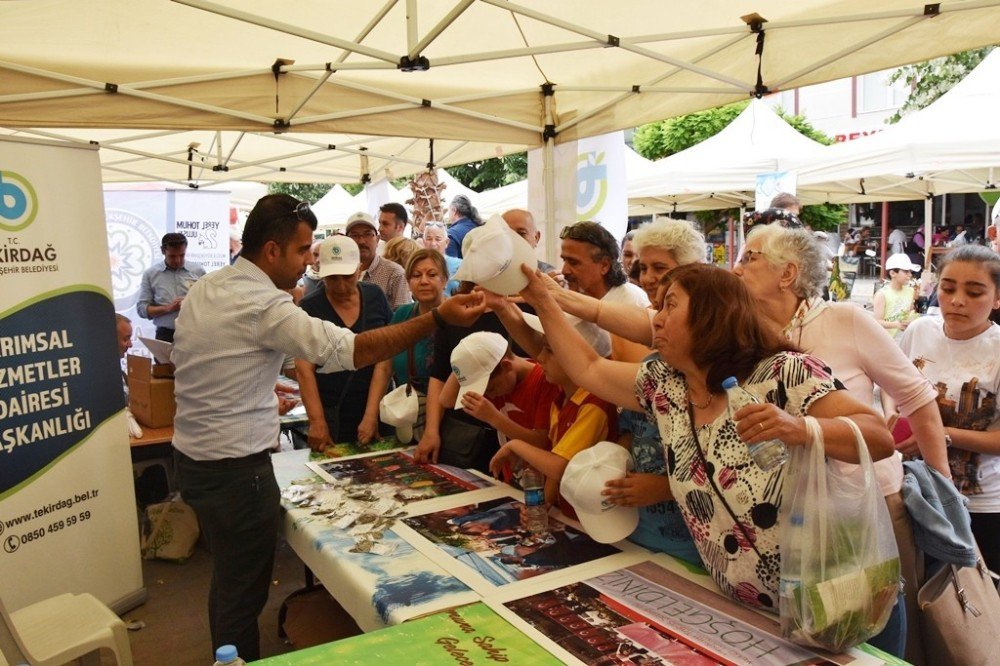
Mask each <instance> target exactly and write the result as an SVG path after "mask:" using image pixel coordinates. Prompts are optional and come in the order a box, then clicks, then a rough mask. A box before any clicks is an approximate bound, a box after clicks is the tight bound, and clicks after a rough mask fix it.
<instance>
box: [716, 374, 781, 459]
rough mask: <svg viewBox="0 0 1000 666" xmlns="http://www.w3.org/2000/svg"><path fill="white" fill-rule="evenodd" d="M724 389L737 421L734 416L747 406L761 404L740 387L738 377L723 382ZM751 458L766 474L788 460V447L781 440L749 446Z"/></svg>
mask: <svg viewBox="0 0 1000 666" xmlns="http://www.w3.org/2000/svg"><path fill="white" fill-rule="evenodd" d="M722 388H724V389H725V390H726V398H727V400H729V418H731V419H733V421H736V419H735V417H734V416H733V414H735V413H736V412H738V411H739V410H740V408H741V407H743V406H745V405H754V404H757V403H759V402H760V400H758V399H757V398H756V397H755V396H754V395H753V394H752V393H747V392H746V391H745V390H743V388H741V387H740V384H739V382H737V381H736V377H727V378H726V379H724V380H723V381H722ZM747 448H749V449H750V457H751V458H753V461H754V462H755V463H757V466H758V467H760V468H761V469H762V470H764V471H765V472H770V471H771V470H774V469H777V468H779V467H781V466H782V465H784V464H785V462H786V461H787V460H788V447H787V446H785V443H784V442H782V441H781V440H780V439H769V440H767V441H766V442H760V443H759V444H748V445H747Z"/></svg>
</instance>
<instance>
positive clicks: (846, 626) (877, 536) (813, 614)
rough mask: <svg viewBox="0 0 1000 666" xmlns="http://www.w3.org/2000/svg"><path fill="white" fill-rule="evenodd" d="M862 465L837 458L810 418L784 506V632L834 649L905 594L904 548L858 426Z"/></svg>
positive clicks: (874, 630) (869, 631)
mask: <svg viewBox="0 0 1000 666" xmlns="http://www.w3.org/2000/svg"><path fill="white" fill-rule="evenodd" d="M840 418H841V420H843V421H844V422H845V423H847V424H849V425H850V426H851V428H852V430H853V431H854V434H855V438H856V440H857V444H858V456H859V458H860V464H859V465H844V464H833V463H835V462H836V461H831V462H828V461H827V460H826V456H825V454H824V447H823V433H822V431H821V430H820V428H819V424H818V423H817V422H816V419H814V418H812V417H806V430H807V433H808V440H807V441H808V443H807V445H806V446H804V447H794V448H793V449H792V455H791V458H790V460H789V463H788V466H787V468H786V472H785V473H786V477H785V485H784V488H783V495H784V497H783V500H782V506H781V522H782V536H781V580H780V582H779V595H778V596H779V611H780V617H781V631H782V634H783V635H784V636H785V638H788V639H789V640H791V641H793V642H795V643H798V644H800V645H807V646H810V647H818V648H823V649H826V650H830V651H831V652H843V651H844V650H846V649H848V648H850V647H853V646H855V645H858V644H859V643H863V642H865V641H866V640H868V639H869V638H871V637H872V636H875V635H876V634H878V633H879V632H880V631H882V629H883V628H884V627H885V624H886V621H887V620H888V619H889V614H890V613H891V612H892V608H893V605H894V604H895V603H896V599H897V597H898V595H899V586H900V567H899V552H898V550H897V549H896V541H895V538H894V537H893V531H892V522H891V519H890V518H889V511H888V509H887V508H886V505H885V499H884V498H883V496H882V492H881V490H880V489H879V486H878V483H877V481H876V479H875V471H874V466H873V464H872V459H871V456H870V455H869V453H868V448H867V446H866V445H865V442H864V438H863V437H862V436H861V431H860V429H859V428H858V427H857V425H856V424H855V423H854V422H853V421H851V420H850V419H847V418H844V417H840Z"/></svg>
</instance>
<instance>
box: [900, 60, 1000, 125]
mask: <svg viewBox="0 0 1000 666" xmlns="http://www.w3.org/2000/svg"><path fill="white" fill-rule="evenodd" d="M994 48H996V47H995V46H984V47H983V48H981V49H972V50H971V51H962V52H961V53H955V54H953V55H950V56H945V57H943V58H934V59H933V60H927V61H925V62H918V63H915V64H912V65H905V66H903V67H900V68H899V69H897V70H896V71H894V72H893V73H892V74H891V75H890V76H889V84H890V85H891V84H893V83H895V82H896V81H900V80H902V81H905V82H906V85H908V86H910V96H909V97H907V98H906V101H905V102H903V106H901V107H899V110H898V111H896V113H894V114H893V115H892V116H890V117H889V119H888V120H887V121H886V122H888V123H890V124H892V123H897V122H899V120H900V119H901V118H902V117H903V116H905V115H907V114H909V113H912V112H913V111H919V110H920V109H922V108H924V107H926V106H927V105H929V104H930V103H931V102H933V101H934V100H936V99H937V98H938V97H940V96H941V95H943V94H945V93H946V92H948V91H949V90H951V89H952V87H953V86H954V85H955V84H956V83H958V82H959V81H961V80H962V79H963V78H965V75H966V74H968V73H969V72H971V71H972V70H973V69H975V68H976V66H977V65H978V64H979V63H981V62H982V61H983V58H985V57H986V55H987V54H988V53H989V52H990V51H992V50H993V49H994Z"/></svg>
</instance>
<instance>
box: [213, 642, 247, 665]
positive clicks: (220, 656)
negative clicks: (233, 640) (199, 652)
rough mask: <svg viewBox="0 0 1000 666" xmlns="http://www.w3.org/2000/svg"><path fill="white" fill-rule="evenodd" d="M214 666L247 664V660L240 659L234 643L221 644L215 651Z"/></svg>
mask: <svg viewBox="0 0 1000 666" xmlns="http://www.w3.org/2000/svg"><path fill="white" fill-rule="evenodd" d="M215 666H247V662H245V661H243V660H242V659H240V655H239V654H238V653H237V652H236V646H235V645H223V646H222V647H220V648H219V649H218V650H216V651H215Z"/></svg>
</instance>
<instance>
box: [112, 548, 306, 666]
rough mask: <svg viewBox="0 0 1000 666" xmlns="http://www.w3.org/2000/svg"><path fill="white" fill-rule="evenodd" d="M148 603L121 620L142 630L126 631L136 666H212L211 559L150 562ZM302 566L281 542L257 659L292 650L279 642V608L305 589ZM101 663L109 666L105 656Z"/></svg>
mask: <svg viewBox="0 0 1000 666" xmlns="http://www.w3.org/2000/svg"><path fill="white" fill-rule="evenodd" d="M142 575H143V581H144V582H145V585H146V592H147V594H148V600H147V601H146V603H145V604H143V605H142V606H139V607H138V608H135V609H133V610H131V611H129V612H128V613H126V614H125V615H124V616H123V618H122V619H123V620H125V622H126V623H128V622H130V621H133V620H138V621H141V622H142V623H144V624H145V627H143V628H142V629H139V630H136V631H130V632H129V638H130V640H131V644H132V657H133V659H134V661H135V664H136V666H187V665H189V664H190V665H191V666H195V665H201V666H210V665H211V664H212V663H213V662H214V658H212V649H213V648H212V641H211V637H210V636H209V631H208V585H209V581H210V580H211V577H212V570H211V558H210V556H209V554H208V552H207V551H206V550H205V549H204V548H202V547H200V546H199V547H197V548H195V552H194V555H193V556H192V557H191V558H190V559H188V560H187V561H186V562H185V563H184V564H172V563H170V562H162V561H158V560H149V561H145V562H143V565H142ZM303 581H304V578H303V567H302V562H301V561H300V560H299V558H298V556H296V555H295V552H294V551H292V549H291V548H290V547H288V545H287V544H285V543H284V541H282V542H281V543H280V545H279V546H278V550H277V553H276V558H275V565H274V576H273V584H272V587H271V593H270V596H269V598H268V603H267V606H266V607H265V608H264V612H263V613H262V614H261V617H260V634H261V641H260V642H261V655H262V656H264V657H269V656H273V655H276V654H284V653H285V652H290V651H291V650H293V649H295V648H294V647H292V646H290V645H286V644H285V643H284V642H283V641H281V640H280V639H279V638H278V609H279V607H280V606H281V603H282V601H284V599H285V597H287V596H288V595H289V594H290V593H292V592H293V591H295V590H297V589H298V588H300V587H302V585H303ZM103 656H104V657H105V658H104V660H103V662H102V663H103V664H113V663H114V660H113V659H112V658H110V655H103Z"/></svg>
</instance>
